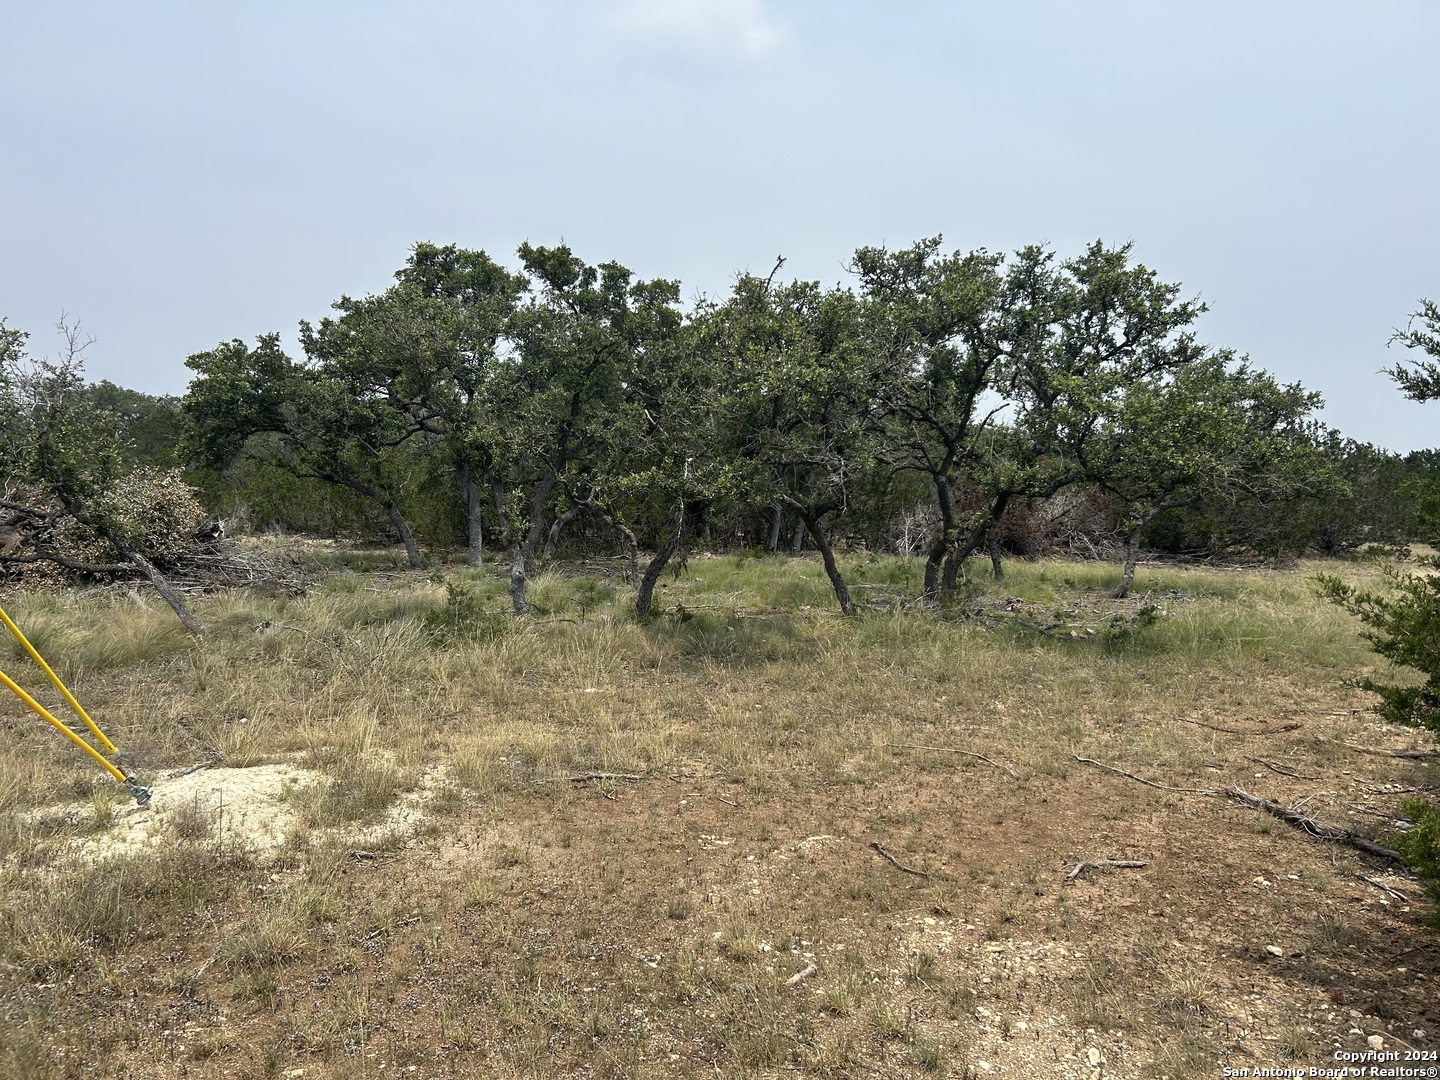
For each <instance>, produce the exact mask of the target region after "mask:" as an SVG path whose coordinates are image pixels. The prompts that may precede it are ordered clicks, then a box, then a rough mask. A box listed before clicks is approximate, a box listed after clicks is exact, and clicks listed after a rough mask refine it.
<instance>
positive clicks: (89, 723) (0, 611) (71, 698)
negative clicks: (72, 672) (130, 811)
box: [0, 607, 117, 754]
mask: <svg viewBox="0 0 1440 1080" xmlns="http://www.w3.org/2000/svg"><path fill="white" fill-rule="evenodd" d="M0 622H3V623H4V624H5V627H6V629H8V630H9V631H10V633H12V634H14V635H15V640H16V641H18V642H19V643H20V646H21V648H23V649H24V650H25V651H26V652H27V653H29V654H30V659H31V660H34V661H35V663H37V664H39V665H40V670H41V671H43V672H45V675H46V677H47V678H48V679H49V680H50V681H51V682H52V683H53V684H54V685H55V689H56V690H59V691H60V693H61V695H62V696H63V697H64V698H65V700H66V701H68V702H69V703H70V708H72V709H74V710H75V715H76V716H78V717H80V719H81V720H83V721H85V726H86V727H87V728H89V729H90V734H91V735H94V736H95V738H96V740H98V741H99V743H100V746H101V748H102V749H104V751H105V753H107V754H114V753H117V751H116V749H115V744H114V743H112V742H111V741H110V740H109V739H107V738H106V737H105V733H104V732H103V731H101V730H100V727H99V725H97V724H96V723H95V721H94V720H91V719H90V714H89V713H87V712H86V711H85V708H84V706H82V705H81V704H80V702H78V701H76V700H75V695H74V694H72V693H71V692H70V688H69V687H67V686H66V685H65V684H64V683H63V682H61V681H60V676H59V675H56V674H55V672H54V671H52V670H51V669H50V665H49V664H47V663H46V662H45V658H44V657H43V656H41V655H40V653H39V652H38V651H37V650H36V648H35V646H34V645H31V644H30V640H29V638H27V637H26V636H25V635H24V634H23V633H21V632H20V627H18V626H16V625H15V622H14V620H12V619H11V618H10V616H9V615H7V614H5V609H4V608H3V607H0ZM7 682H8V680H7ZM11 686H12V689H13V688H14V686H13V684H11ZM21 693H24V691H21ZM47 715H48V714H47ZM52 720H53V718H52ZM81 745H82V746H83V745H84V744H83V743H82V744H81ZM87 749H88V747H87Z"/></svg>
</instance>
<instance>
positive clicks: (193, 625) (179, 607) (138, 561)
mask: <svg viewBox="0 0 1440 1080" xmlns="http://www.w3.org/2000/svg"><path fill="white" fill-rule="evenodd" d="M110 542H111V543H112V544H115V546H116V547H117V548H119V549H120V554H122V555H124V556H125V557H126V558H127V559H129V560H130V561H131V562H132V563H134V564H135V566H136V568H137V569H138V570H139V571H140V572H141V573H142V574H144V575H145V576H146V577H147V578H148V579H149V580H150V584H151V585H153V586H154V587H155V591H156V592H157V593H159V594H160V597H161V599H163V600H164V601H165V602H166V603H167V604H169V605H170V609H171V610H172V611H174V612H175V614H176V615H178V616H179V617H180V622H181V623H182V624H183V625H184V627H185V629H186V630H189V631H190V633H192V634H194V635H195V636H196V637H204V636H205V634H206V633H207V631H206V629H205V624H204V623H202V622H201V621H200V620H199V619H197V618H196V617H195V615H194V613H193V612H192V611H191V610H190V609H189V608H188V607H186V606H185V601H183V600H181V599H180V594H179V593H177V592H176V591H175V590H174V589H173V588H172V587H171V585H170V582H168V581H166V580H165V575H164V574H162V573H160V571H159V570H157V569H155V564H154V563H152V562H151V561H150V560H149V559H147V558H145V556H144V555H141V554H140V553H139V552H138V551H131V550H130V549H129V548H127V547H125V546H124V545H123V544H118V543H115V540H114V538H113V537H112V538H111V540H110Z"/></svg>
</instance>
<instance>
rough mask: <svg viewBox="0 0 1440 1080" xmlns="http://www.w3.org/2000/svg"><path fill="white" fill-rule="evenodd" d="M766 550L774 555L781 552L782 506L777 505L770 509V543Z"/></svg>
mask: <svg viewBox="0 0 1440 1080" xmlns="http://www.w3.org/2000/svg"><path fill="white" fill-rule="evenodd" d="M765 550H766V551H768V552H770V554H771V555H774V554H775V553H776V552H777V551H779V550H780V504H779V503H776V504H775V505H774V506H772V507H771V508H770V542H769V543H768V544H767V545H765Z"/></svg>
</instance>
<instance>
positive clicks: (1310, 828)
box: [1217, 787, 1404, 863]
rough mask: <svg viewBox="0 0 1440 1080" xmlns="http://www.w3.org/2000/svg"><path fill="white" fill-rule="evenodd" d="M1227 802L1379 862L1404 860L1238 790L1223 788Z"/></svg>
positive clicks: (1351, 832)
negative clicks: (1258, 812) (1379, 859)
mask: <svg viewBox="0 0 1440 1080" xmlns="http://www.w3.org/2000/svg"><path fill="white" fill-rule="evenodd" d="M1217 794H1223V795H1224V796H1225V797H1226V798H1229V799H1233V800H1235V801H1236V802H1238V803H1240V804H1241V805H1243V806H1248V807H1250V808H1251V809H1254V810H1260V811H1263V812H1264V813H1267V814H1269V815H1271V816H1272V817H1277V818H1279V819H1280V820H1281V821H1283V822H1285V823H1286V824H1288V825H1294V826H1295V827H1296V828H1297V829H1299V830H1300V831H1301V832H1306V833H1309V834H1310V835H1311V836H1314V837H1316V838H1317V839H1320V840H1329V841H1331V842H1332V843H1336V844H1348V845H1349V846H1350V847H1353V848H1358V849H1359V850H1360V851H1363V852H1365V853H1366V854H1369V855H1375V856H1377V857H1378V858H1381V859H1389V860H1391V861H1392V862H1397V863H1398V862H1403V861H1404V859H1403V857H1402V856H1401V855H1400V853H1399V852H1398V851H1392V850H1391V849H1390V848H1387V847H1383V846H1382V845H1380V844H1377V843H1375V841H1373V840H1370V839H1367V838H1366V837H1363V836H1361V835H1360V834H1359V833H1357V832H1355V831H1354V830H1353V829H1346V828H1342V827H1341V826H1339V825H1329V824H1326V823H1325V822H1323V821H1317V820H1316V819H1315V818H1312V817H1309V816H1308V815H1306V814H1302V813H1300V811H1298V810H1296V809H1294V808H1293V807H1289V806H1281V805H1280V804H1279V803H1277V802H1271V801H1270V800H1269V799H1262V798H1260V797H1259V796H1258V795H1251V794H1250V793H1249V792H1248V791H1245V790H1243V789H1241V788H1238V787H1232V788H1226V789H1225V790H1224V791H1223V792H1217Z"/></svg>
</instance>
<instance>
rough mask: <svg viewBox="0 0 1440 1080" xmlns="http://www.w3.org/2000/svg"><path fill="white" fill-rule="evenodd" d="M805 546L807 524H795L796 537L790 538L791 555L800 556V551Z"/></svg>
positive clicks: (802, 522)
mask: <svg viewBox="0 0 1440 1080" xmlns="http://www.w3.org/2000/svg"><path fill="white" fill-rule="evenodd" d="M804 546H805V522H804V521H803V520H801V521H797V522H795V535H794V536H792V537H791V538H790V554H791V555H799V554H800V549H801V548H803V547H804Z"/></svg>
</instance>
